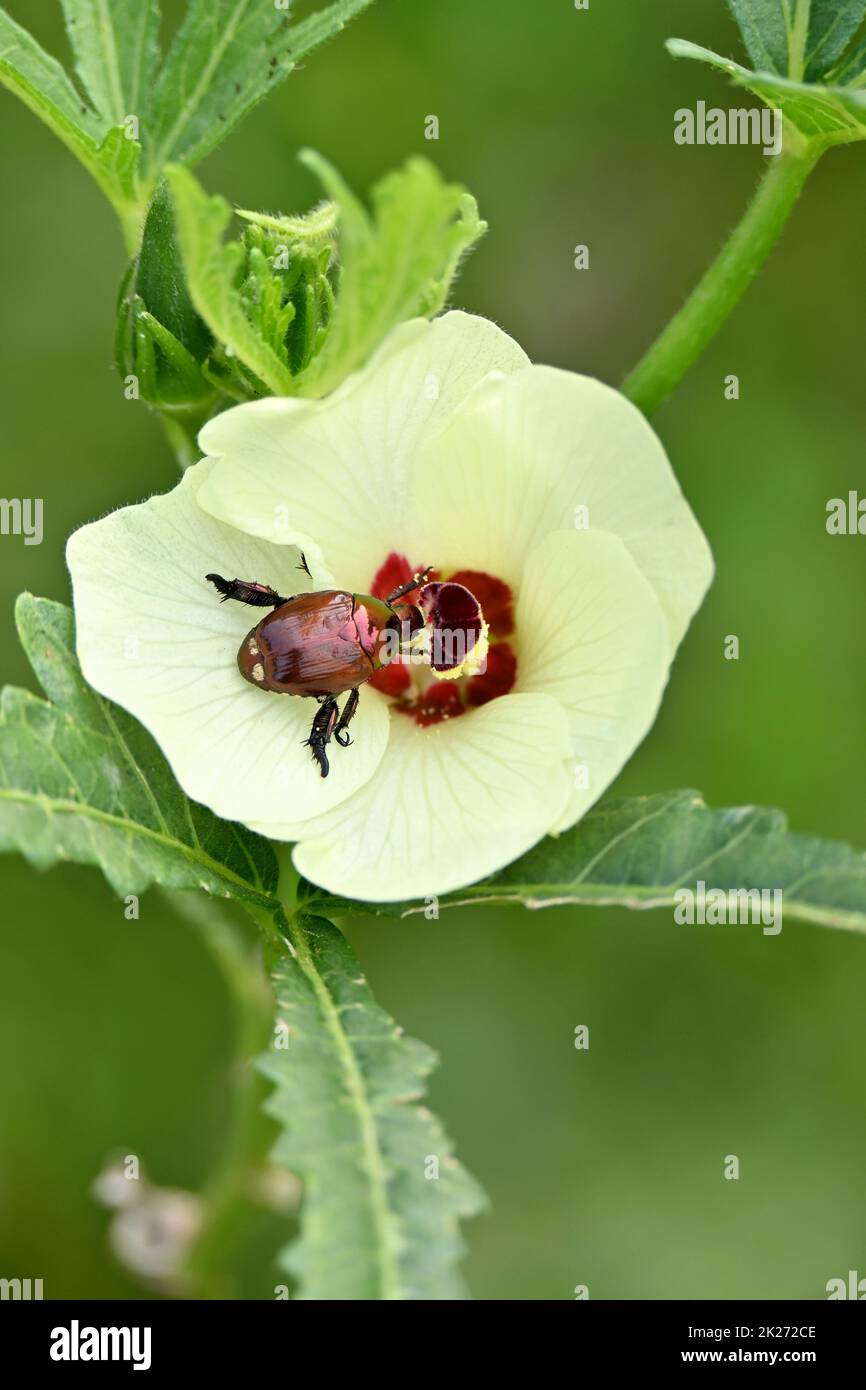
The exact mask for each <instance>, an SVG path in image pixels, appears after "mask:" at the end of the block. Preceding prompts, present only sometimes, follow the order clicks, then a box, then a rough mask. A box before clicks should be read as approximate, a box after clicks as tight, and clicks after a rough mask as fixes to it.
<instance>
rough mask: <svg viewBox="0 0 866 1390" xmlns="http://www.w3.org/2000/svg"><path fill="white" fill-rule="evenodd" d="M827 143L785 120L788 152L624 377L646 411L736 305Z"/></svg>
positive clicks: (653, 408)
mask: <svg viewBox="0 0 866 1390" xmlns="http://www.w3.org/2000/svg"><path fill="white" fill-rule="evenodd" d="M825 148H826V145H825V143H824V142H823V141H821V140H817V139H813V140H808V141H807V140H805V139H804V138H803V137H802V136H801V135H800V134H799V133H798V132H797V131H796V130H794V129H793V127H791V126H790V125H787V124H786V126H785V152H784V154H781V155H778V156H776V157H775V158H773V159H772V161H771V163H770V165H769V167H768V169H767V172H766V174H765V175H764V177H763V179H762V181H761V183H760V184H759V186H758V190H757V192H756V194H755V196H754V198H753V200H752V202H751V204H750V205H749V207H748V209H747V211H746V214H745V216H744V217H743V220H742V221H741V222H740V224H739V226H738V227H737V228H736V230H735V231H734V232H733V233H732V234H731V236H730V238H729V239H728V242H727V244H726V245H725V247H724V248H723V250H722V252H721V254H720V255H719V256H718V258H717V259H716V261H715V262H714V263H713V265H712V266H711V267H710V269H709V270H708V271H707V273H706V274H705V275H704V277H703V279H702V280H701V281H700V283H699V284H698V286H697V288H696V289H695V290H694V292H693V293H692V295H691V297H690V298H689V299H688V300H687V301H686V303H685V304H684V305H683V307H682V309H681V310H680V311H679V313H678V314H677V315H676V316H675V317H674V318H673V319H672V320H671V322H670V323H669V324H668V326H667V327H666V328H665V329H664V331H663V332H662V334H661V335H660V337H658V338H657V339H656V341H655V342H654V343H653V345H652V347H651V348H650V349H649V350H648V351H647V353H646V354H645V355H644V357H643V358H642V359H641V361H640V362H639V363H638V364H637V366H636V367H635V368H634V370H633V371H632V372H631V373H630V374H629V376H628V377H626V379H625V381H624V382H623V386H622V390H623V392H624V394H625V395H626V396H628V398H629V400H631V401H633V402H634V404H635V405H636V406H638V407H639V409H640V410H642V411H643V412H644V414H645V415H652V414H653V412H654V411H656V410H657V409H658V407H659V406H660V405H661V404H662V402H663V401H664V400H665V399H666V398H667V397H668V396H669V395H670V393H671V392H672V391H673V390H674V388H675V387H676V386H678V385H679V383H680V381H681V380H682V379H683V377H684V376H685V375H686V372H687V371H688V370H689V368H690V367H692V366H693V365H694V364H695V362H696V361H697V360H698V358H699V357H700V356H701V354H702V353H703V352H704V350H705V349H706V347H707V346H708V344H709V343H710V342H711V341H712V339H713V338H714V337H715V335H716V334H717V333H718V331H719V329H720V328H721V327H722V324H723V323H724V322H725V320H726V319H727V318H728V316H729V314H730V313H731V312H732V311H733V310H734V309H735V308H736V306H737V304H738V303H739V301H740V299H741V298H742V296H743V295H744V294H745V292H746V290H747V289H748V287H749V285H750V284H751V282H752V280H753V279H754V278H755V276H756V275H757V273H758V271H759V270H760V269H761V266H762V265H763V264H764V261H765V260H766V259H767V256H768V255H769V254H770V251H771V250H772V249H773V246H774V245H775V243H776V241H777V240H778V238H779V236H780V235H781V233H782V230H783V228H784V226H785V223H786V222H787V220H788V217H789V216H790V214H791V211H792V209H793V207H794V204H795V203H796V201H797V199H798V198H799V196H800V193H801V192H802V190H803V186H804V185H805V183H806V180H807V178H808V177H809V174H810V173H811V172H812V170H813V169H814V167H815V165H816V164H817V162H818V160H819V158H820V157H821V155H822V154H823V152H824V149H825Z"/></svg>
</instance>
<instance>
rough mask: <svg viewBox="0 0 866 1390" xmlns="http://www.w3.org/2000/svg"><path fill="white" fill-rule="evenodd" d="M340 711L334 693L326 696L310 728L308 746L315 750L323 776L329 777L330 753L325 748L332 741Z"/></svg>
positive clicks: (314, 754) (315, 756) (314, 753)
mask: <svg viewBox="0 0 866 1390" xmlns="http://www.w3.org/2000/svg"><path fill="white" fill-rule="evenodd" d="M338 712H339V711H338V707H337V701H336V700H335V699H334V697H333V695H328V696H326V698H325V699H324V700H322V702H321V704H320V705H319V708H318V709H317V710H316V716H315V718H314V720H313V727H312V728H311V730H310V737H309V738H308V739H307V741H306V746H307V747H308V748H312V750H313V757H314V758H315V760H316V762H317V763H318V764H319V767H320V768H321V770H322V776H323V777H327V775H328V773H329V771H330V764H329V763H328V755H327V753H326V752H325V749H326V748H327V746H328V744H329V743H330V741H331V734H332V733H333V732H334V725H335V724H336V722H337V714H338Z"/></svg>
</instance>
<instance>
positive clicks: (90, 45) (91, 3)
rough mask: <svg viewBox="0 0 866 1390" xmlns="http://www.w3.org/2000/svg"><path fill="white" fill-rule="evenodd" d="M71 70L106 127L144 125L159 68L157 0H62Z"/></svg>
mask: <svg viewBox="0 0 866 1390" xmlns="http://www.w3.org/2000/svg"><path fill="white" fill-rule="evenodd" d="M62 3H63V14H64V18H65V20H66V28H67V30H68V32H69V39H70V42H71V44H72V51H73V53H74V55H75V70H76V72H77V73H78V76H79V77H80V79H81V83H82V86H83V87H84V89H85V91H86V92H87V93H88V95H89V97H90V100H91V101H92V102H93V105H94V107H95V108H96V110H97V111H98V112H99V114H100V115H101V116H102V118H103V121H104V123H105V124H106V125H108V126H113V125H122V124H123V122H124V121H125V120H126V118H127V117H128V116H137V117H138V119H139V122H140V123H141V124H142V125H146V118H147V110H148V107H149V103H150V90H151V85H152V82H153V77H154V74H155V72H156V68H157V66H158V64H159V20H160V15H159V3H158V0H62Z"/></svg>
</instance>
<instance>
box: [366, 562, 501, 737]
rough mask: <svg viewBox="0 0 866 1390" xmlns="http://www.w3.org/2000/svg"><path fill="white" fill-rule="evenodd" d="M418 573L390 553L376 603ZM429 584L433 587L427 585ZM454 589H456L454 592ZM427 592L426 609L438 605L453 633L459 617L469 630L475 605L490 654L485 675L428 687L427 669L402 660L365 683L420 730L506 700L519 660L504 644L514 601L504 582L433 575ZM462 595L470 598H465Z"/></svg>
mask: <svg viewBox="0 0 866 1390" xmlns="http://www.w3.org/2000/svg"><path fill="white" fill-rule="evenodd" d="M419 570H420V566H415V567H413V566H412V565H410V563H409V561H408V559H407V558H406V556H405V555H401V554H399V553H398V552H397V551H394V550H392V551H391V553H390V555H389V556H388V558H387V559H386V560H385V562H384V564H383V565H381V566H380V568H379V569H378V570H377V571H376V574H375V576H374V578H373V582H372V584H371V585H370V593H371V594H372V595H373V596H374V597H375V598H387V597H388V595H389V594H391V593H393V592H394V590H395V589H398V588H400V587H402V585H403V584H408V583H409V581H410V580H411V579H412V578H413V576H414V575H416V574H418V573H419ZM431 578H432V579H433V580H435V581H437V582H435V583H432V584H431V583H430V582H429V580H430V579H431ZM452 585H457V586H460V588H459V589H452V588H451V586H452ZM419 587H420V586H419ZM426 589H427V590H428V591H429V592H428V594H427V595H425V596H426V597H427V598H428V603H429V604H435V603H436V601H437V599H438V600H440V602H441V605H442V607H443V610H445V611H443V614H442V615H441V617H442V620H443V622H446V623H447V624H450V625H453V626H455V627H456V626H458V625H460V623H461V615H462V616H463V617H466V616H467V615H469V616H468V619H467V621H468V623H469V625H470V626H471V625H472V617H471V614H472V611H473V610H472V605H471V604H470V603H469V599H474V600H475V610H476V611H477V607H478V606H480V608H481V612H482V614H483V616H484V620H485V622H486V623H487V624H488V628H489V632H488V638H489V641H490V649H489V651H488V653H487V662H486V669H485V670H484V671H483V672H481V673H480V674H479V675H476V676H464V677H460V678H459V679H457V680H454V679H452V680H440V681H436V680H432V681H431V679H430V678H431V674H432V673H431V671H430V669H429V668H428V667H420V668H418V667H414V666H412V667H410V665H409V664H408V663H407V662H405V661H403V660H401V659H400V658H397V659H396V660H395V661H392V662H390V663H389V664H388V665H387V666H383V667H382V669H381V670H380V671H377V672H376V674H375V675H374V676H373V677H372V679H371V680H370V682H369V683H370V685H372V687H373V689H374V690H378V691H380V692H381V694H383V695H388V696H390V697H391V698H392V699H393V700H394V702H395V703H394V708H395V709H396V710H399V711H400V713H401V714H408V715H411V716H412V718H414V720H415V722H416V723H417V724H419V725H420V726H421V727H422V728H425V727H427V726H428V725H430V724H439V723H442V722H444V721H445V720H446V719H455V718H456V717H457V716H458V715H461V714H464V713H465V712H466V710H467V709H472V708H475V707H477V706H478V705H486V704H487V702H488V701H489V700H495V699H497V698H498V697H499V696H500V695H507V694H508V692H509V690H511V689H512V688H513V686H514V682H515V680H516V678H517V657H516V656H515V654H514V651H513V650H512V648H511V645H510V643H508V642H506V641H503V638H506V637H508V636H510V635H511V633H513V631H514V599H513V595H512V593H511V589H510V588H509V586H508V585H507V584H506V583H504V581H503V580H501V579H497V578H496V577H495V576H494V575H491V574H487V573H485V572H484V571H483V570H472V569H464V570H457V571H456V572H455V573H454V574H449V575H441V574H440V573H439V572H438V571H433V572H432V574H431V575H430V576H428V581H427V584H426ZM461 590H468V591H469V592H468V594H466V595H464V594H463V593H462V592H461ZM418 597H419V588H415V589H412V590H410V592H409V593H407V594H406V595H405V597H404V598H402V599H401V600H400V602H401V603H406V604H412V603H417V602H418ZM464 608H465V610H466V612H465V613H464V611H463V610H464ZM413 673H415V676H416V678H415V679H413ZM424 682H426V684H424Z"/></svg>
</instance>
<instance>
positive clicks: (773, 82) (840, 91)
mask: <svg viewBox="0 0 866 1390" xmlns="http://www.w3.org/2000/svg"><path fill="white" fill-rule="evenodd" d="M667 48H668V51H669V52H670V53H672V54H673V56H674V57H675V58H694V59H697V60H698V61H699V62H702V63H709V64H711V65H712V66H713V67H715V68H718V69H719V70H720V71H721V72H724V73H726V74H727V76H728V77H730V78H731V79H732V80H733V81H734V82H735V83H737V85H738V86H740V87H747V88H748V89H749V90H750V91H752V92H755V93H756V95H757V96H759V97H760V98H761V99H762V101H764V102H765V103H766V104H767V106H772V107H776V108H778V109H779V110H781V111H782V112H783V113H784V115H785V116H786V117H787V119H788V120H789V121H790V123H791V125H793V126H796V128H797V129H798V130H799V131H800V132H801V133H802V134H803V135H805V136H807V137H809V138H816V139H818V140H821V141H823V142H824V143H825V144H828V145H834V144H836V145H839V144H847V143H849V142H850V141H852V140H862V139H864V138H866V92H862V91H858V90H855V89H854V88H853V87H850V86H849V87H821V86H817V85H815V84H813V83H807V82H794V81H791V80H790V79H788V78H785V77H775V76H773V75H772V74H771V73H765V72H752V71H750V69H749V68H744V67H742V66H741V65H740V64H739V63H735V62H733V60H732V59H730V58H723V57H721V56H720V54H718V53H713V52H712V51H711V50H710V49H708V48H701V47H700V46H699V45H698V44H694V43H689V42H688V41H687V40H686V39H669V40H668V44H667Z"/></svg>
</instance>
